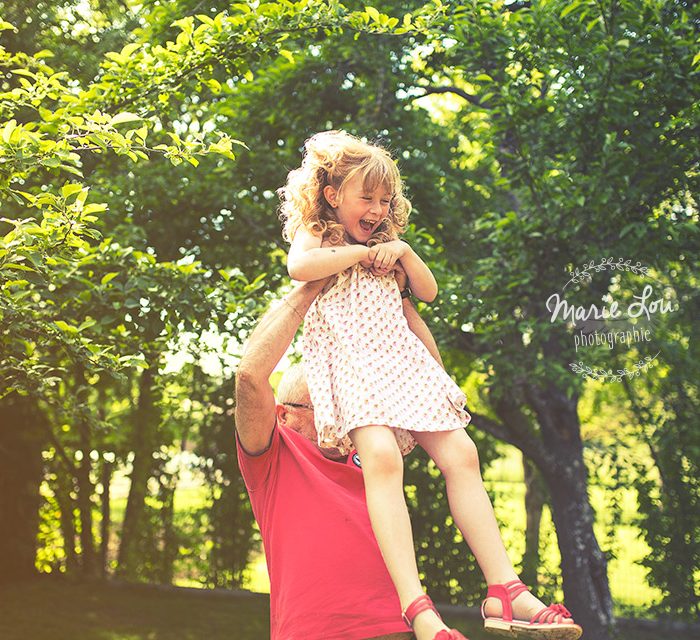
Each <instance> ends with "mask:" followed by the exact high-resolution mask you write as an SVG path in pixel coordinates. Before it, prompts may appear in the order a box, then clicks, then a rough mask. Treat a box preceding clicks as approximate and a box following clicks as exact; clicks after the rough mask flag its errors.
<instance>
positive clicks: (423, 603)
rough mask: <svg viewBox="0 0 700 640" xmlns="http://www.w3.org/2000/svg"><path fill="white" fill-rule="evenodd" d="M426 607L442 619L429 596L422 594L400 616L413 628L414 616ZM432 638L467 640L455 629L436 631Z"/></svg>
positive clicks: (434, 639)
mask: <svg viewBox="0 0 700 640" xmlns="http://www.w3.org/2000/svg"><path fill="white" fill-rule="evenodd" d="M428 609H432V610H433V611H434V612H435V613H436V614H437V617H438V618H440V620H442V616H441V615H440V614H439V613H438V610H437V609H436V608H435V605H434V604H433V601H432V600H431V599H430V597H429V596H427V595H425V594H423V595H422V596H418V597H417V598H416V599H415V600H414V601H413V602H411V604H409V605H408V606H407V607H406V608H405V609H404V610H403V612H402V613H401V617H402V618H403V621H404V622H405V623H406V624H407V625H408V626H409V627H411V629H413V621H414V620H415V618H416V616H417V615H418V614H419V613H423V611H427V610H428ZM433 640H468V639H467V638H466V637H464V636H463V635H462V634H461V633H460V632H459V631H457V630H456V629H443V630H442V631H438V632H437V634H436V635H435V637H434V638H433Z"/></svg>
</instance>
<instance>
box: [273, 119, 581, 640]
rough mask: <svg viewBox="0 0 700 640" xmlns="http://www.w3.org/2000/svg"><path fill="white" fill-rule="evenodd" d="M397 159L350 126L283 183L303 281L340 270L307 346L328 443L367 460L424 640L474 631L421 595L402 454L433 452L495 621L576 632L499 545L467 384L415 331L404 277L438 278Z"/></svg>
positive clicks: (288, 229) (567, 638) (419, 288)
mask: <svg viewBox="0 0 700 640" xmlns="http://www.w3.org/2000/svg"><path fill="white" fill-rule="evenodd" d="M402 190H403V185H402V181H401V177H400V175H399V172H398V169H397V167H396V164H395V163H394V161H393V160H392V158H391V156H390V154H389V153H388V152H387V151H386V150H384V149H382V148H381V147H378V146H376V145H372V144H368V143H365V142H362V141H361V140H359V139H358V138H355V137H354V136H351V135H349V134H347V133H345V132H342V131H326V132H322V133H319V134H316V135H314V136H312V137H311V138H310V139H308V140H307V141H306V144H305V153H304V158H303V162H302V165H301V167H300V168H299V169H296V170H294V171H291V172H290V173H289V176H288V180H287V184H286V185H285V186H284V187H282V188H281V189H280V190H279V192H278V193H279V195H280V197H281V200H282V204H281V207H280V212H281V216H280V217H281V218H282V219H283V220H284V237H285V239H286V240H288V241H290V242H291V248H290V250H289V255H288V262H287V267H288V271H289V275H290V276H291V277H292V278H293V279H295V280H318V279H321V278H326V277H328V276H333V275H335V276H336V277H335V278H334V279H331V280H330V281H329V283H328V284H327V285H326V287H325V288H324V290H323V291H322V292H321V294H320V295H319V297H318V298H317V299H316V301H315V302H314V304H313V305H312V306H311V308H310V309H309V311H308V313H307V314H306V318H305V322H304V334H303V355H304V367H305V371H306V378H307V383H308V386H309V392H310V395H311V400H312V403H313V406H314V420H315V424H316V430H317V432H318V442H319V445H320V446H322V447H336V448H338V449H340V450H341V451H342V452H345V453H349V452H350V451H351V450H352V449H356V450H357V452H358V454H359V457H360V460H361V461H362V473H363V477H364V481H365V491H366V496H367V508H368V511H369V515H370V521H371V523H372V528H373V530H374V533H375V535H376V538H377V542H378V544H379V548H380V549H381V552H382V555H383V557H384V560H385V562H386V565H387V568H388V570H389V574H390V576H391V578H392V580H393V582H394V585H395V586H396V589H397V592H398V595H399V599H400V601H401V606H402V607H403V609H404V619H405V620H406V622H407V623H408V624H410V625H411V626H412V627H413V630H414V632H415V634H416V638H417V639H418V640H425V639H429V640H442V639H444V640H448V639H450V638H453V639H456V638H463V637H464V636H462V634H460V633H459V632H458V631H455V630H449V629H447V627H446V626H445V625H444V623H443V622H442V620H441V619H440V617H439V614H438V613H437V611H436V610H435V607H434V605H433V604H432V602H431V600H430V598H429V597H428V596H427V595H424V594H423V589H422V586H421V583H420V579H419V576H418V569H417V566H416V560H415V555H414V550H413V539H412V532H411V524H410V520H409V515H408V510H407V507H406V502H405V498H404V493H403V459H402V456H403V455H406V454H407V453H408V452H409V451H411V449H413V447H414V446H415V445H416V443H417V444H419V445H420V446H421V447H423V448H424V449H425V450H426V451H427V452H428V454H429V455H430V457H431V458H432V459H433V460H434V461H435V464H436V465H437V466H438V468H439V469H440V470H441V471H442V473H443V474H444V476H445V481H446V485H447V494H448V501H449V504H450V511H451V513H452V516H453V518H454V520H455V523H456V524H457V526H458V527H459V529H460V531H461V532H462V534H463V536H464V539H465V540H466V542H467V544H468V545H469V547H470V548H471V550H472V552H473V553H474V556H475V557H476V560H477V562H478V563H479V566H480V568H481V570H482V571H483V573H484V576H485V578H486V581H487V583H488V585H489V588H488V593H487V598H486V600H485V601H484V604H483V605H482V615H483V617H484V619H485V623H484V625H485V627H486V628H487V629H488V630H491V631H494V632H497V633H498V632H500V633H502V634H505V635H509V636H510V637H518V636H520V635H522V637H527V638H542V639H545V638H546V640H558V639H562V640H576V638H578V637H579V636H580V635H581V633H582V630H581V627H579V626H578V625H576V624H574V622H573V620H572V619H571V615H570V614H569V612H568V611H567V610H566V609H565V608H564V607H563V606H562V605H551V606H549V607H545V606H544V605H543V604H542V602H540V601H539V600H538V599H537V598H535V597H534V596H533V595H532V594H531V593H530V592H529V591H528V589H527V587H526V586H525V585H524V584H523V583H522V582H520V581H519V580H518V577H517V575H516V573H515V571H514V569H513V567H512V565H511V563H510V561H509V559H508V556H507V554H506V551H505V547H504V545H503V542H502V540H501V536H500V532H499V530H498V525H497V523H496V518H495V516H494V513H493V508H492V506H491V503H490V501H489V498H488V496H487V494H486V491H485V489H484V486H483V483H482V480H481V475H480V472H479V462H478V455H477V451H476V447H475V446H474V443H473V441H472V440H471V439H470V438H469V436H468V435H467V433H466V431H465V429H464V427H465V426H466V425H467V424H468V423H469V421H470V416H469V414H468V413H467V412H466V411H465V409H464V405H465V402H466V398H465V396H464V394H463V393H462V391H461V390H460V389H459V387H458V386H457V385H456V384H455V383H454V381H453V380H452V379H451V378H450V377H449V376H448V375H447V373H446V372H445V371H444V370H443V369H442V367H441V366H440V365H439V364H438V362H437V361H436V360H435V359H434V358H433V357H432V356H431V355H430V353H429V351H428V350H427V348H426V347H425V346H424V345H423V343H422V342H421V341H420V340H419V339H418V338H417V336H416V335H415V334H413V333H412V332H411V331H410V330H409V328H408V324H407V322H406V320H405V318H404V316H403V311H402V309H403V305H402V298H403V297H404V296H405V293H402V292H401V291H400V290H399V286H398V284H397V280H398V279H399V276H396V277H395V272H405V276H406V277H407V279H408V284H409V286H410V289H408V288H407V289H405V291H406V292H412V293H413V295H415V296H416V297H417V298H420V299H421V300H424V301H427V302H430V301H432V300H433V299H434V298H435V296H436V294H437V284H436V282H435V278H434V277H433V275H432V273H431V272H430V269H429V268H428V267H427V266H426V264H425V263H424V262H423V261H422V260H421V259H420V257H418V255H416V253H415V252H414V251H413V249H411V247H410V246H409V245H408V244H406V242H404V241H402V240H400V239H399V236H400V235H401V234H402V233H403V232H404V231H405V229H406V225H407V222H408V215H409V213H410V210H411V205H410V203H409V201H408V200H407V199H406V198H405V197H404V196H403V193H402Z"/></svg>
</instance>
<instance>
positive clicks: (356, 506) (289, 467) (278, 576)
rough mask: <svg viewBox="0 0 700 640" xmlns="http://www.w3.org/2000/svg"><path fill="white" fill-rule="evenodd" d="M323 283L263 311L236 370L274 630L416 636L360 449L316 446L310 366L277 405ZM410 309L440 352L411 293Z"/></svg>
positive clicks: (295, 376)
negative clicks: (382, 546)
mask: <svg viewBox="0 0 700 640" xmlns="http://www.w3.org/2000/svg"><path fill="white" fill-rule="evenodd" d="M324 284H325V281H317V282H307V283H304V284H301V285H299V286H297V287H296V288H295V289H294V290H293V291H292V292H291V293H290V294H289V295H287V296H286V297H285V298H284V299H283V300H282V301H281V302H280V304H278V305H277V306H276V307H274V308H273V309H271V310H270V311H268V312H267V313H266V314H265V315H264V317H263V318H262V320H261V321H260V323H259V324H258V326H257V327H256V329H255V331H254V332H253V334H252V335H251V337H250V340H249V341H248V344H247V346H246V350H245V353H244V355H243V357H242V359H241V362H240V364H239V367H238V371H237V374H236V432H237V447H238V457H239V465H240V468H241V473H242V474H243V478H244V480H245V483H246V487H247V488H248V493H249V495H250V500H251V504H252V506H253V512H254V514H255V518H256V520H257V521H258V525H259V526H260V531H261V533H262V538H263V544H264V547H265V555H266V559H267V566H268V572H269V574H270V592H271V593H270V617H271V620H270V634H271V638H272V640H292V639H297V638H299V639H303V640H365V639H369V638H373V639H375V638H376V639H382V640H408V639H409V638H411V637H412V636H411V634H410V631H409V627H408V626H407V625H406V624H405V623H404V622H403V620H402V618H401V608H400V604H399V599H398V596H397V594H396V591H395V589H394V586H393V584H392V582H391V579H390V577H389V574H388V572H387V570H386V567H385V565H384V561H383V560H382V557H381V554H380V552H379V547H378V546H377V543H376V540H375V538H374V534H373V532H372V528H371V526H370V522H369V516H368V513H367V506H366V503H365V492H364V484H363V480H362V472H361V469H360V468H359V460H358V459H357V456H352V455H351V456H347V457H344V456H340V455H339V453H338V452H337V451H334V450H328V449H323V450H321V449H320V448H319V447H318V446H317V444H316V430H315V428H314V423H313V407H312V406H311V401H310V398H309V392H308V389H307V387H306V382H305V380H304V378H303V370H302V368H301V366H296V367H292V368H290V370H289V371H288V372H287V373H286V374H285V376H284V377H283V379H282V381H281V382H280V385H279V389H278V393H279V402H277V403H276V402H275V398H274V394H273V391H272V388H271V387H270V384H269V377H270V374H271V373H272V372H273V370H274V368H275V367H276V366H277V363H278V362H279V361H280V359H281V358H282V357H283V356H284V354H285V352H286V351H287V348H288V347H289V345H290V344H291V342H292V340H293V339H294V336H295V334H296V331H297V329H298V328H299V325H300V324H301V321H302V319H303V317H304V314H305V313H306V311H307V310H308V308H309V306H310V305H311V303H312V302H313V300H314V299H315V298H316V296H317V295H318V293H319V292H320V291H321V289H322V288H323V285H324ZM404 313H405V315H406V318H407V320H408V323H409V326H410V327H411V329H412V330H413V331H414V332H415V333H416V334H417V335H418V336H419V337H420V338H421V339H422V340H423V341H424V342H425V343H426V345H427V346H428V348H429V350H430V351H431V353H433V355H435V356H436V357H438V358H439V356H438V355H437V347H436V345H435V343H434V341H433V339H432V336H431V335H430V332H429V331H428V329H427V327H426V326H425V324H424V323H423V322H422V320H421V319H420V317H419V316H418V314H417V312H416V311H415V309H414V308H413V306H412V305H411V303H410V301H409V300H408V299H407V298H405V299H404Z"/></svg>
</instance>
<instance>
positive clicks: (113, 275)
mask: <svg viewBox="0 0 700 640" xmlns="http://www.w3.org/2000/svg"><path fill="white" fill-rule="evenodd" d="M118 275H119V272H118V271H111V272H110V273H106V274H105V275H103V276H102V279H101V280H100V284H107V283H108V282H111V281H112V280H114V278H116V277H117V276H118Z"/></svg>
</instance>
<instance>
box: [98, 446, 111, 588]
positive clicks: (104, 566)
mask: <svg viewBox="0 0 700 640" xmlns="http://www.w3.org/2000/svg"><path fill="white" fill-rule="evenodd" d="M112 466H113V465H112V463H111V462H107V460H104V459H103V460H102V477H101V483H102V495H101V496H100V507H101V512H102V522H101V524H100V575H101V576H102V577H103V578H106V577H107V576H108V575H109V566H108V562H109V533H110V529H111V525H112V511H111V505H110V503H109V498H110V496H109V494H110V488H111V485H112Z"/></svg>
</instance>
